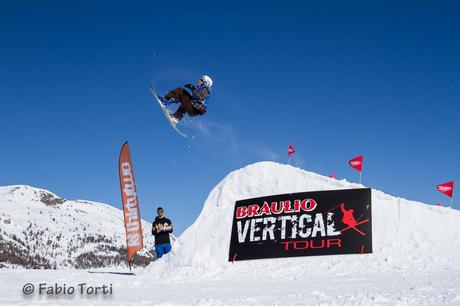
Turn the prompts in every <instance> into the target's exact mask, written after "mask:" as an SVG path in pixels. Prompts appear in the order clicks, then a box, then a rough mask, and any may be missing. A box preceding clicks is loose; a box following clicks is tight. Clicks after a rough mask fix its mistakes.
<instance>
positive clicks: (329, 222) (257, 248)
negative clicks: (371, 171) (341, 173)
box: [229, 188, 372, 261]
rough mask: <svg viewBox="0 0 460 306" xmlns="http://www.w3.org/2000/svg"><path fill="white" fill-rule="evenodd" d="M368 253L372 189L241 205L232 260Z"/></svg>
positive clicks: (296, 195) (242, 202)
mask: <svg viewBox="0 0 460 306" xmlns="http://www.w3.org/2000/svg"><path fill="white" fill-rule="evenodd" d="M362 253H372V216H371V189H369V188H361V189H348V190H331V191H316V192H304V193H292V194H282V195H273V196H267V197H261V198H253V199H246V200H240V201H237V202H236V203H235V209H234V217H233V226H232V232H231V240H230V250H229V261H236V260H246V259H261V258H275V257H295V256H315V255H334V254H362Z"/></svg>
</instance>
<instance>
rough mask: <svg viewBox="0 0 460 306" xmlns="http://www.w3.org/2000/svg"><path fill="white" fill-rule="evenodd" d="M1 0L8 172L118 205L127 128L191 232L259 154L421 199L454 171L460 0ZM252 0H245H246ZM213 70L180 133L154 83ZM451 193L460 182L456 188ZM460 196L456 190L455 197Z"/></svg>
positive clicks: (6, 178)
mask: <svg viewBox="0 0 460 306" xmlns="http://www.w3.org/2000/svg"><path fill="white" fill-rule="evenodd" d="M216 2H217V1H201V2H199V3H197V2H193V3H191V2H185V1H174V2H173V3H171V1H136V2H135V3H134V4H133V3H130V4H128V2H117V1H115V2H114V1H83V2H66V1H61V2H56V1H48V2H47V1H41V2H40V3H39V2H36V1H10V2H6V1H2V2H1V9H0V38H1V48H0V101H1V114H2V116H1V121H0V128H1V130H2V131H3V135H4V136H3V139H2V140H3V141H2V150H1V153H0V158H1V159H2V161H3V167H2V171H1V175H0V185H11V184H28V185H32V186H35V187H40V188H44V189H48V190H50V191H53V192H55V193H57V194H58V195H61V196H63V197H65V198H67V199H89V200H95V201H100V202H104V203H109V204H112V205H114V206H116V207H121V203H120V202H121V201H120V191H119V181H118V172H117V170H118V168H117V167H118V165H117V161H118V154H119V151H120V148H121V146H122V144H123V143H124V141H125V140H128V141H129V143H130V146H131V154H132V157H133V163H134V170H135V175H136V181H137V185H138V190H139V200H140V204H141V215H142V217H143V218H144V219H146V220H149V221H150V220H152V219H153V217H154V215H155V208H156V207H157V206H158V205H161V206H163V207H164V208H165V210H166V215H167V216H168V217H170V218H171V219H172V221H173V222H174V224H175V227H176V232H177V233H181V232H182V231H183V230H184V229H185V228H186V227H187V226H189V225H190V224H191V223H193V220H194V219H195V218H196V217H197V216H198V214H199V212H200V210H201V207H202V204H203V202H204V200H205V199H206V197H207V195H208V194H209V192H210V190H211V189H212V188H213V187H214V186H215V185H216V184H217V183H218V182H219V181H220V180H221V179H223V178H224V177H225V175H226V174H227V173H228V172H230V171H232V170H235V169H238V168H241V167H243V166H245V165H247V164H250V163H254V162H257V161H262V160H273V161H278V162H283V163H286V162H287V155H286V152H287V148H288V145H289V143H293V145H294V147H295V148H296V150H297V152H296V155H295V158H294V160H293V163H294V164H295V165H297V166H299V167H302V168H304V169H306V170H309V171H314V172H317V173H320V174H324V175H329V174H330V173H332V172H336V173H337V176H338V178H346V179H347V180H349V181H357V180H358V173H357V172H356V171H355V170H353V169H352V168H350V167H349V166H348V164H347V161H348V160H349V159H350V158H352V157H355V156H357V155H361V154H362V155H364V156H365V160H364V163H365V164H364V172H363V183H364V184H366V185H367V186H369V187H372V188H376V189H379V190H383V191H385V192H387V193H390V194H393V195H398V196H401V197H405V198H408V199H413V200H419V201H422V202H426V203H430V204H433V203H437V202H442V203H444V204H446V205H447V204H448V202H449V199H448V198H447V197H446V196H444V195H442V194H440V193H439V192H437V191H436V189H435V185H436V184H438V183H443V182H446V181H449V180H455V181H456V182H457V184H460V181H459V180H458V179H459V178H460V165H459V162H458V156H460V143H459V137H458V135H459V132H460V129H459V123H458V121H457V118H458V114H459V110H460V106H459V105H460V86H459V84H460V20H459V18H458V16H459V14H460V3H458V2H455V1H417V2H414V1H407V2H406V1H395V2H391V3H390V2H389V1H372V3H369V2H368V1H359V2H346V3H344V2H343V1H327V2H324V1H320V2H313V1H291V2H289V1H288V2H286V1H284V2H281V1H252V2H250V3H247V1H231V2H227V3H224V4H223V3H216ZM248 2H249V1H248ZM204 73H206V74H209V75H210V76H211V77H212V78H213V79H214V87H213V96H212V99H211V101H210V102H209V108H208V113H207V114H206V115H205V116H204V117H202V118H199V119H197V120H194V121H189V120H188V121H187V122H185V123H184V124H185V126H183V130H184V131H185V132H186V133H187V134H188V135H189V137H188V138H187V139H184V138H182V137H180V136H179V135H178V134H176V133H175V132H174V131H173V130H172V129H171V128H170V127H169V125H168V123H167V122H166V120H165V119H164V117H163V115H162V113H161V111H160V110H159V108H158V106H157V105H154V103H153V100H152V98H151V96H150V93H149V92H148V86H149V85H150V84H152V83H153V84H155V85H156V87H157V89H158V90H159V91H160V92H165V91H166V90H168V89H171V88H173V87H176V86H182V85H183V84H186V83H190V82H196V80H197V79H198V78H199V77H200V76H201V75H202V74H204ZM454 196H455V194H454ZM455 205H457V207H460V200H457V201H455V198H454V206H455Z"/></svg>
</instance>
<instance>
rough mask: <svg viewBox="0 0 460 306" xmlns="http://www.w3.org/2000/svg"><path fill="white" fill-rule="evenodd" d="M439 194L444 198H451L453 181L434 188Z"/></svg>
mask: <svg viewBox="0 0 460 306" xmlns="http://www.w3.org/2000/svg"><path fill="white" fill-rule="evenodd" d="M436 188H437V189H438V191H439V192H442V193H444V194H445V195H446V196H448V197H451V198H452V196H453V193H454V181H450V182H447V183H444V184H439V185H438V186H436Z"/></svg>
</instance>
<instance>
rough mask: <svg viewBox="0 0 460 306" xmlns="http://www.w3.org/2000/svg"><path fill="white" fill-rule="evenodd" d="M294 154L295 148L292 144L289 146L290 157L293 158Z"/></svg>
mask: <svg viewBox="0 0 460 306" xmlns="http://www.w3.org/2000/svg"><path fill="white" fill-rule="evenodd" d="M294 153H295V149H294V147H293V146H292V144H289V149H288V156H289V157H291V156H292V154H294Z"/></svg>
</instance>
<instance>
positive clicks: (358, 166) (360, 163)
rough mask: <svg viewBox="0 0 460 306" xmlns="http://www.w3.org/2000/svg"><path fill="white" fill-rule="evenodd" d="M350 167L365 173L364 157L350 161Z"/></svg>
mask: <svg viewBox="0 0 460 306" xmlns="http://www.w3.org/2000/svg"><path fill="white" fill-rule="evenodd" d="M348 163H349V164H350V166H352V167H353V168H355V169H356V170H358V171H363V156H362V155H361V156H358V157H355V158H353V159H350V160H349V161H348Z"/></svg>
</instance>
